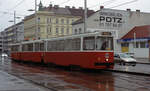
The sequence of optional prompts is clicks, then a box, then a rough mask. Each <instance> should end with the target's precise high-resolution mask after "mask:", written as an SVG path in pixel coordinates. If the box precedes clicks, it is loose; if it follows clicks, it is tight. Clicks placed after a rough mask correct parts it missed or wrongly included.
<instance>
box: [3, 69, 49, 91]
mask: <svg viewBox="0 0 150 91" xmlns="http://www.w3.org/2000/svg"><path fill="white" fill-rule="evenodd" d="M0 91H49V90H47V89H45V88H42V87H39V86H37V85H35V84H32V83H29V82H27V81H24V80H22V79H19V78H17V77H15V76H12V75H10V74H8V73H6V72H4V71H1V70H0Z"/></svg>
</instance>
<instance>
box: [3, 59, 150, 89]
mask: <svg viewBox="0 0 150 91" xmlns="http://www.w3.org/2000/svg"><path fill="white" fill-rule="evenodd" d="M0 70H2V71H5V72H7V73H9V74H12V75H14V76H17V77H19V78H22V79H24V80H28V81H31V82H33V83H36V84H39V85H42V86H44V87H47V88H48V89H49V90H50V91H51V90H52V91H150V86H149V84H150V77H148V76H137V75H130V74H123V73H114V72H103V71H100V72H96V73H95V72H89V71H68V70H64V69H61V68H52V67H42V66H38V65H33V64H22V63H16V62H11V60H8V59H5V60H1V61H0Z"/></svg>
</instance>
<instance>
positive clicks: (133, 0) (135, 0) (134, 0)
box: [109, 0, 138, 8]
mask: <svg viewBox="0 0 150 91" xmlns="http://www.w3.org/2000/svg"><path fill="white" fill-rule="evenodd" d="M137 1H138V0H132V1H129V2H125V3H121V4H119V5H116V6H112V7H109V8H116V7H120V6H123V5H127V4H131V3H134V2H137Z"/></svg>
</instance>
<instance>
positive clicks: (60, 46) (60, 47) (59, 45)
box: [56, 40, 65, 51]
mask: <svg viewBox="0 0 150 91" xmlns="http://www.w3.org/2000/svg"><path fill="white" fill-rule="evenodd" d="M64 44H65V42H64V40H58V41H57V45H56V46H57V50H58V51H63V50H64Z"/></svg>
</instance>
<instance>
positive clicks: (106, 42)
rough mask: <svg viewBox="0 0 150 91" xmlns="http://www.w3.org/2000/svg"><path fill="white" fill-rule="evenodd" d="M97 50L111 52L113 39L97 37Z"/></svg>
mask: <svg viewBox="0 0 150 91" xmlns="http://www.w3.org/2000/svg"><path fill="white" fill-rule="evenodd" d="M96 47H97V48H96V49H97V50H113V38H111V37H97V39H96Z"/></svg>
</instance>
